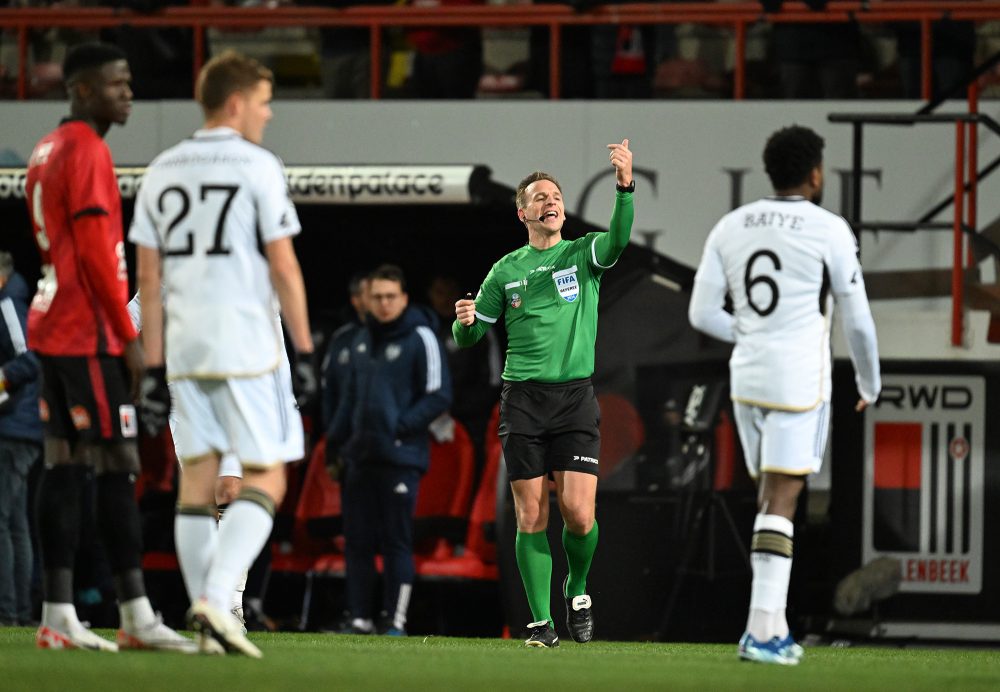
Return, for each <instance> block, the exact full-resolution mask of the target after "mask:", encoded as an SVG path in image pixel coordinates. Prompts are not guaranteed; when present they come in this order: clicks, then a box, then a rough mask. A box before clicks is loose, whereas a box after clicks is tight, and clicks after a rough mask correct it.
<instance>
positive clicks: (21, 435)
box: [0, 252, 42, 626]
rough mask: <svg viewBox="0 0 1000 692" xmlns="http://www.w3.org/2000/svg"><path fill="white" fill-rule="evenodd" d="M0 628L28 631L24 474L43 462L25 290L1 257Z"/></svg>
mask: <svg viewBox="0 0 1000 692" xmlns="http://www.w3.org/2000/svg"><path fill="white" fill-rule="evenodd" d="M0 315H2V316H3V319H0V626H13V625H28V624H29V623H31V621H32V617H31V571H32V566H33V564H34V559H33V555H32V548H31V535H30V532H29V530H28V472H29V471H30V470H31V467H32V466H33V465H34V464H35V462H36V461H37V460H38V458H39V457H40V456H41V451H42V423H41V421H40V420H39V418H38V372H39V368H38V359H37V358H36V357H35V354H34V353H32V352H31V351H29V350H28V345H27V343H28V340H27V338H26V336H25V331H26V325H27V320H28V284H27V283H26V282H25V280H24V279H23V278H22V277H21V275H20V274H18V273H17V272H16V271H14V259H13V257H12V256H11V254H10V253H9V252H0Z"/></svg>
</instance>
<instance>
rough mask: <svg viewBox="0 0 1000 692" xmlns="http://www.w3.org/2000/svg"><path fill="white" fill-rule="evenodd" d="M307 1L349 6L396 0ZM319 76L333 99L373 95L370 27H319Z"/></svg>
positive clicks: (309, 2)
mask: <svg viewBox="0 0 1000 692" xmlns="http://www.w3.org/2000/svg"><path fill="white" fill-rule="evenodd" d="M303 4H307V5H320V6H322V7H330V8H332V9H338V10H342V9H346V8H348V7H353V6H356V5H393V4H395V3H394V1H393V0H307V2H305V3H303ZM319 38H320V51H321V54H322V61H321V63H320V76H321V77H322V79H323V92H324V94H325V95H326V97H327V98H330V99H365V98H369V97H370V96H371V45H370V44H371V42H370V40H369V38H370V32H369V30H368V27H324V28H322V29H320V31H319Z"/></svg>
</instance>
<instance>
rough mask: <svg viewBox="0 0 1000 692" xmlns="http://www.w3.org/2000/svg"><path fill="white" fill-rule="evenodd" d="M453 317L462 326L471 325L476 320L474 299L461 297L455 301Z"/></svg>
mask: <svg viewBox="0 0 1000 692" xmlns="http://www.w3.org/2000/svg"><path fill="white" fill-rule="evenodd" d="M455 318H456V319H457V320H458V322H459V324H461V325H462V326H463V327H471V326H472V323H473V322H475V321H476V301H474V300H469V299H468V298H462V299H461V300H459V301H457V302H456V303H455Z"/></svg>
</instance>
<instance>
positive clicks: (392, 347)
mask: <svg viewBox="0 0 1000 692" xmlns="http://www.w3.org/2000/svg"><path fill="white" fill-rule="evenodd" d="M402 353H403V347H402V346H400V345H399V344H389V345H388V346H386V347H385V359H386V360H387V361H389V362H390V363H391V362H392V361H394V360H396V359H397V358H399V356H400V355H401V354H402Z"/></svg>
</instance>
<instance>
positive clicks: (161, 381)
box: [139, 365, 170, 437]
mask: <svg viewBox="0 0 1000 692" xmlns="http://www.w3.org/2000/svg"><path fill="white" fill-rule="evenodd" d="M169 418H170V390H169V389H168V388H167V369H166V368H165V367H164V366H162V365H160V366H159V367H155V368H146V372H144V373H143V375H142V380H141V381H140V382H139V423H141V424H142V427H143V429H145V431H146V434H147V435H149V436H150V437H156V436H157V435H159V434H160V432H161V431H162V430H163V429H164V428H165V427H167V422H168V420H169Z"/></svg>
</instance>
